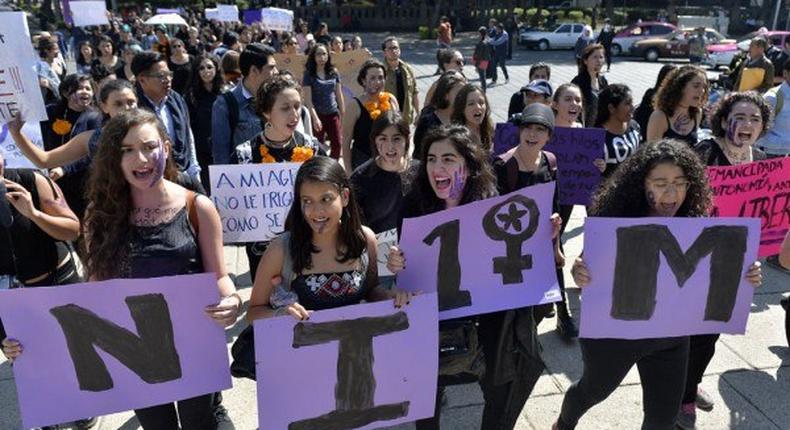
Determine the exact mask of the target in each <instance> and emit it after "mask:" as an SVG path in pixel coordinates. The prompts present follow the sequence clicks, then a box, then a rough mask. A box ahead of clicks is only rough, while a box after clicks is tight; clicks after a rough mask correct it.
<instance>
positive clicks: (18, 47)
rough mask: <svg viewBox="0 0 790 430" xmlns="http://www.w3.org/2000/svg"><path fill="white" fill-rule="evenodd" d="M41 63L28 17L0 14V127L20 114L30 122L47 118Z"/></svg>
mask: <svg viewBox="0 0 790 430" xmlns="http://www.w3.org/2000/svg"><path fill="white" fill-rule="evenodd" d="M37 63H38V56H37V55H36V53H35V52H33V45H32V44H31V43H30V31H29V30H28V28H27V20H26V19H25V14H24V13H23V12H0V124H5V123H6V122H8V121H10V120H11V119H12V118H13V117H14V115H16V114H17V113H19V114H20V115H21V116H22V119H23V120H25V121H27V122H37V121H45V120H46V119H47V109H46V107H45V106H44V98H43V97H42V96H41V89H40V88H39V86H38V74H37V73H36V64H37Z"/></svg>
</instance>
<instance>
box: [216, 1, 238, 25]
mask: <svg viewBox="0 0 790 430" xmlns="http://www.w3.org/2000/svg"><path fill="white" fill-rule="evenodd" d="M217 14H218V15H219V16H218V17H217V19H219V20H220V21H222V22H238V21H239V8H238V7H237V6H236V5H235V4H218V5H217Z"/></svg>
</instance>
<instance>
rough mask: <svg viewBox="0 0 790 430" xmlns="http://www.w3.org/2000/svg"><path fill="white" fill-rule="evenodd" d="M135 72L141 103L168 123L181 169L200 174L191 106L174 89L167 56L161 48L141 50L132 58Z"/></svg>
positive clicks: (177, 161) (195, 174)
mask: <svg viewBox="0 0 790 430" xmlns="http://www.w3.org/2000/svg"><path fill="white" fill-rule="evenodd" d="M132 73H134V78H135V81H136V82H137V83H136V87H137V105H138V106H139V107H140V108H143V109H147V110H149V111H151V112H153V113H155V114H156V116H157V117H159V119H160V120H161V121H162V124H164V126H165V129H166V130H167V134H168V136H170V140H171V141H172V146H173V147H172V154H173V160H174V161H175V162H176V165H177V166H178V170H179V171H182V172H186V173H187V174H188V175H189V176H191V177H193V178H199V175H200V166H199V165H198V162H197V155H196V153H195V140H194V138H193V136H192V129H191V128H190V126H189V109H188V108H187V103H186V101H184V98H183V97H181V95H180V94H178V93H177V92H175V91H172V90H171V85H172V82H173V72H171V71H170V69H169V68H168V67H167V61H165V57H164V56H163V55H162V54H160V53H158V52H150V51H144V52H141V53H139V54H137V55H135V56H134V60H132Z"/></svg>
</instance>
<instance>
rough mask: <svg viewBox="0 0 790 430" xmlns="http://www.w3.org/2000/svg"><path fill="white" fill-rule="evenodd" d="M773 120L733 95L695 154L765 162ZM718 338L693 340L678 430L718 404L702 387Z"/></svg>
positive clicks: (750, 97) (760, 102)
mask: <svg viewBox="0 0 790 430" xmlns="http://www.w3.org/2000/svg"><path fill="white" fill-rule="evenodd" d="M770 119H771V107H770V105H768V103H767V102H766V101H765V99H763V98H762V97H761V96H760V95H759V94H757V93H756V92H746V93H730V94H728V95H726V96H725V97H723V98H722V99H720V100H719V102H718V103H717V104H716V105H715V106H714V107H713V109H712V116H711V125H712V128H713V130H712V131H713V135H714V136H715V137H714V138H712V139H705V140H703V141H701V142H700V143H698V144H697V146H695V147H694V151H695V152H696V153H697V155H699V157H700V159H701V160H702V162H703V163H704V164H705V165H706V166H734V165H738V164H744V163H750V162H752V161H760V160H765V159H766V155H765V153H764V152H763V151H761V150H759V149H757V148H755V147H754V142H755V141H757V139H758V138H759V137H761V136H762V135H764V134H765V131H766V130H767V129H768V126H769V121H770ZM718 340H719V335H718V334H704V335H695V336H691V337H690V347H689V362H688V370H687V375H686V389H685V392H684V393H683V402H682V404H681V405H680V412H679V413H678V427H680V428H682V429H694V427H695V424H696V420H697V415H696V409H697V408H699V409H701V410H703V411H706V412H709V411H711V410H712V409H713V406H714V401H713V397H711V395H710V394H708V393H707V392H705V390H703V389H702V387H701V386H699V384H700V382H702V376H703V375H704V373H705V369H706V368H707V367H708V364H710V362H711V360H712V359H713V355H714V353H715V352H716V342H717V341H718Z"/></svg>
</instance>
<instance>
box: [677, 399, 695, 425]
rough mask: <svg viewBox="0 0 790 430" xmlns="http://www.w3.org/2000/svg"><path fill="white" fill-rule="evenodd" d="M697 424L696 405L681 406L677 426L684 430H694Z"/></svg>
mask: <svg viewBox="0 0 790 430" xmlns="http://www.w3.org/2000/svg"><path fill="white" fill-rule="evenodd" d="M696 423H697V411H696V408H695V407H694V403H684V404H682V405H680V412H679V413H678V418H677V422H676V424H677V426H678V427H680V428H682V429H683V430H694V429H695V428H696Z"/></svg>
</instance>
